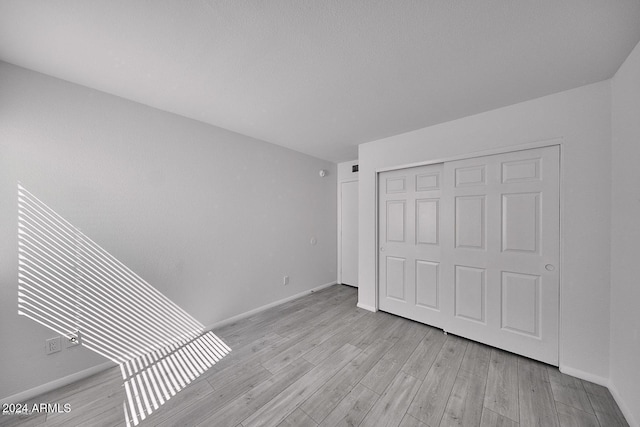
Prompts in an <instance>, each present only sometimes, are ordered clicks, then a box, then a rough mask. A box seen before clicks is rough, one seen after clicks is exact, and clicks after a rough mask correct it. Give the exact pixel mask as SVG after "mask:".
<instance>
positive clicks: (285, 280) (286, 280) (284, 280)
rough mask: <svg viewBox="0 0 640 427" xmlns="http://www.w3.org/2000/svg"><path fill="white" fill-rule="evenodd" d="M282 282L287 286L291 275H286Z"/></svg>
mask: <svg viewBox="0 0 640 427" xmlns="http://www.w3.org/2000/svg"><path fill="white" fill-rule="evenodd" d="M282 284H283V285H285V286H287V285H288V284H289V276H284V277H283V278H282Z"/></svg>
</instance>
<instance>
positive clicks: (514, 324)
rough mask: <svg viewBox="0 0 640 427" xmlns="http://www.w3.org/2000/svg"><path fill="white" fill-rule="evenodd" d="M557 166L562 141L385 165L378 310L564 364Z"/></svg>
mask: <svg viewBox="0 0 640 427" xmlns="http://www.w3.org/2000/svg"><path fill="white" fill-rule="evenodd" d="M559 168H560V166H559V147H557V146H554V147H546V148H539V149H532V150H523V151H516V152H511V153H505V154H499V155H492V156H482V157H475V158H470V159H464V160H457V161H452V162H446V163H444V164H438V165H429V166H423V167H417V168H409V169H404V170H399V171H390V172H384V173H381V174H380V177H379V178H380V181H379V183H380V184H379V188H380V194H379V203H380V205H379V206H380V207H381V208H380V209H379V221H380V223H379V224H380V225H379V229H378V233H379V242H380V252H379V264H378V265H379V269H380V271H379V289H380V292H379V296H380V299H379V302H380V304H379V306H380V309H381V310H385V311H389V312H392V313H395V314H398V315H401V316H404V317H408V318H411V319H414V320H417V321H420V322H424V323H427V324H430V325H433V326H438V327H442V328H443V329H445V330H446V331H448V332H451V333H454V334H456V335H460V336H464V337H467V338H470V339H473V340H476V341H480V342H483V343H486V344H489V345H492V346H495V347H499V348H503V349H505V350H508V351H511V352H514V353H518V354H522V355H524V356H528V357H531V358H533V359H537V360H541V361H543V362H546V363H550V364H554V365H557V364H558V317H559V313H558V311H559V265H558V263H559V241H560V228H559V212H560V201H559ZM390 190H391V191H390ZM398 259H402V260H403V261H402V262H399V261H398ZM545 267H548V268H545ZM387 270H389V272H388V271H387ZM387 295H389V296H387ZM400 296H401V297H400Z"/></svg>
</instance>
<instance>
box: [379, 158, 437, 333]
mask: <svg viewBox="0 0 640 427" xmlns="http://www.w3.org/2000/svg"><path fill="white" fill-rule="evenodd" d="M441 187H442V164H437V165H429V166H422V167H417V168H410V169H403V170H400V171H392V172H386V173H384V174H380V182H379V188H380V194H379V203H380V212H379V215H380V216H379V224H380V227H379V242H380V252H379V255H380V256H379V261H378V266H379V276H378V277H379V284H380V289H379V296H380V298H379V301H380V309H381V310H384V311H388V312H391V313H394V314H399V315H401V316H403V317H407V318H409V319H413V320H416V321H419V322H423V323H428V324H430V325H434V326H439V327H443V326H444V325H443V323H442V319H443V317H442V313H441V301H440V293H441V289H440V287H441V283H440V258H441V248H440V239H441V236H440V208H441V206H440V197H441V195H442V188H441Z"/></svg>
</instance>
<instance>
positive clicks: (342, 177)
mask: <svg viewBox="0 0 640 427" xmlns="http://www.w3.org/2000/svg"><path fill="white" fill-rule="evenodd" d="M357 164H358V161H357V160H351V161H349V162H342V163H338V184H339V183H341V182H345V181H355V180H357V179H358V173H359V172H352V171H351V168H352V167H353V166H355V165H357Z"/></svg>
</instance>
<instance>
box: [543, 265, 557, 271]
mask: <svg viewBox="0 0 640 427" xmlns="http://www.w3.org/2000/svg"><path fill="white" fill-rule="evenodd" d="M544 268H545V270H547V271H553V270H555V269H556V266H555V265H553V264H547V265H545V266H544Z"/></svg>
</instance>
